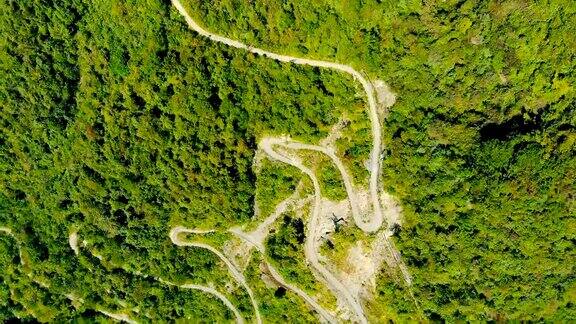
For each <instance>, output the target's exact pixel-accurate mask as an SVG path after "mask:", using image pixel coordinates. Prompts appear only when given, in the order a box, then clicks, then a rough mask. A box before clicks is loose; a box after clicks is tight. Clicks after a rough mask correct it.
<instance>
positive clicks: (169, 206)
mask: <svg viewBox="0 0 576 324" xmlns="http://www.w3.org/2000/svg"><path fill="white" fill-rule="evenodd" d="M186 5H187V7H188V8H189V9H188V11H189V12H190V13H191V14H193V15H194V16H195V18H196V19H197V20H198V21H199V22H201V23H202V24H203V25H204V26H205V27H206V28H207V29H210V30H213V31H217V32H218V33H222V34H224V35H228V36H230V37H231V38H234V39H238V40H241V41H245V42H248V43H250V44H253V45H258V46H261V47H263V48H267V49H270V50H275V51H278V52H280V53H290V54H295V55H296V54H297V55H299V56H303V57H311V58H319V59H325V60H332V61H338V62H342V63H346V64H351V65H353V66H354V67H355V68H356V69H357V70H360V71H363V72H365V73H367V75H369V76H370V77H371V78H373V79H382V80H385V81H386V82H387V83H388V84H389V85H390V86H391V87H392V89H393V90H394V92H395V93H397V95H398V97H397V102H396V104H395V105H394V106H393V107H392V108H391V109H390V111H389V113H388V116H387V119H386V120H385V121H384V142H385V146H386V149H385V154H384V160H383V161H384V162H383V163H384V167H383V174H382V177H381V179H382V181H383V183H384V186H385V189H386V190H387V191H388V192H390V193H391V194H393V195H395V196H396V197H398V198H399V199H400V201H401V203H402V207H403V210H404V214H403V217H404V224H403V226H402V227H401V228H399V229H398V230H397V231H396V234H395V236H394V239H395V242H396V243H397V245H398V247H399V249H400V251H401V252H402V255H403V258H404V259H405V260H406V262H407V264H408V267H409V271H410V272H411V274H412V277H413V280H414V283H413V286H412V288H411V289H410V290H409V289H407V288H406V287H403V286H402V285H400V284H399V283H398V282H397V281H396V280H394V278H393V277H392V276H391V275H390V273H387V272H386V271H383V272H382V274H381V276H380V279H379V281H378V288H377V294H376V296H375V299H374V300H373V301H371V302H370V303H369V304H368V305H367V310H368V311H369V314H370V318H371V319H372V320H374V321H375V322H377V321H381V320H382V319H383V318H388V319H393V320H396V321H401V322H402V321H408V320H431V321H459V320H460V321H476V320H480V321H486V320H498V321H505V320H536V321H538V320H545V321H569V320H571V319H574V318H576V268H575V267H576V266H575V265H576V199H575V197H576V98H575V97H576V95H575V94H576V90H575V87H576V4H574V3H571V2H567V1H562V0H549V1H534V2H527V1H521V0H510V1H496V0H486V1H472V0H468V1H463V0H447V1H416V0H405V1H391V0H352V1H328V0H317V1H293V0H286V1H269V0H266V1H265V0H250V1H247V0H218V1H203V0H188V1H186ZM358 89H359V88H358V85H357V84H355V83H354V82H353V80H351V78H349V77H347V76H346V75H343V74H339V73H336V72H331V71H330V70H326V69H322V70H321V69H316V68H307V67H301V66H296V65H290V64H280V63H277V62H274V61H271V60H268V59H265V58H261V57H257V56H255V55H252V54H248V53H246V52H244V51H240V50H237V49H232V48H229V47H227V46H224V45H219V44H216V43H213V42H210V41H209V40H208V39H205V38H203V37H198V36H197V35H196V34H195V33H193V32H191V31H190V30H189V29H188V27H187V26H186V24H185V22H184V20H183V19H182V18H181V17H180V15H178V13H177V12H176V11H175V10H174V9H173V8H172V6H171V4H170V2H169V1H162V0H150V1H144V0H130V1H129V0H126V1H120V0H118V1H116V0H115V1H105V0H98V1H90V2H88V1H81V0H70V1H60V2H58V1H49V0H46V1H32V0H25V1H14V0H1V1H0V226H3V227H7V228H11V229H12V232H13V233H12V234H13V235H8V234H6V235H5V233H3V232H0V321H7V320H11V319H16V318H20V319H22V320H33V319H36V320H39V321H70V320H82V319H87V318H89V319H95V320H105V319H106V317H105V316H104V315H102V314H101V313H99V312H98V311H97V310H99V309H104V310H108V311H110V312H114V311H116V310H123V311H124V310H131V312H130V315H131V316H132V317H134V318H136V319H139V320H144V321H174V320H176V319H187V318H188V319H196V320H198V319H203V320H205V321H206V320H210V321H218V322H223V321H230V320H232V319H233V314H231V312H230V311H229V310H227V309H226V308H225V307H224V306H223V305H222V304H221V303H220V302H218V301H217V300H215V299H214V298H211V297H210V296H209V295H206V294H202V293H200V292H197V291H192V290H183V289H179V288H176V287H170V286H166V285H162V284H161V283H159V282H158V281H156V280H153V278H154V277H158V278H164V279H165V280H169V281H171V282H177V283H188V282H194V283H204V284H206V283H210V284H213V285H214V286H215V287H217V288H220V289H221V290H223V291H224V290H226V288H225V287H229V286H230V281H231V280H230V277H229V275H228V274H227V272H226V270H225V267H223V266H222V264H221V262H220V261H219V260H218V259H217V258H216V257H215V256H214V255H212V254H210V253H208V252H206V251H203V250H195V249H190V248H180V247H176V246H174V245H173V244H172V242H171V241H170V239H169V237H168V232H169V230H170V228H171V226H172V225H175V224H186V226H189V227H204V228H216V229H224V228H226V227H227V226H229V225H231V224H243V223H247V222H249V221H250V218H251V216H252V214H253V212H254V200H255V197H259V201H260V203H261V204H262V203H264V205H263V206H261V207H262V209H263V210H264V211H265V212H270V211H271V208H273V206H274V204H275V203H277V202H278V201H279V200H280V199H282V198H283V197H286V196H287V195H289V194H290V193H291V192H292V191H293V190H294V188H295V187H296V186H297V184H298V181H300V175H299V174H298V173H297V172H296V171H294V170H292V169H289V168H284V167H279V166H277V165H274V164H272V163H270V164H265V166H264V167H263V168H262V170H261V171H260V173H259V175H258V177H257V175H256V173H255V170H253V169H252V162H253V159H254V154H255V150H256V146H257V141H258V138H260V137H262V136H264V135H267V134H291V135H292V136H293V137H295V138H298V139H305V140H307V141H310V142H317V141H318V140H319V139H321V138H323V137H324V136H326V134H327V133H328V131H329V130H330V127H331V125H333V124H334V123H336V122H337V121H338V120H339V118H341V116H342V115H345V116H347V117H348V118H350V119H351V120H352V121H353V124H354V125H355V126H354V127H353V128H351V129H352V130H353V131H352V132H351V133H349V134H345V137H344V138H345V141H344V143H339V145H341V147H342V148H343V151H344V152H345V153H346V154H345V157H344V158H345V159H347V163H348V164H349V165H352V166H353V168H354V170H355V172H354V174H358V176H359V178H361V177H362V176H363V175H365V174H363V172H365V170H362V167H361V165H362V162H363V160H364V159H365V157H366V156H367V154H368V151H369V149H370V148H369V143H370V139H369V138H368V135H367V132H366V129H367V125H368V124H367V123H368V122H367V120H366V116H365V114H364V112H363V111H364V102H363V100H362V98H361V97H360V96H358V95H357V93H358V92H359V90H358ZM320 169H321V170H322V176H321V179H322V181H323V186H324V189H326V190H327V191H328V192H329V193H331V195H332V196H333V197H335V198H342V197H341V193H340V192H339V190H341V188H339V187H340V186H341V184H340V182H339V179H338V177H337V174H336V173H335V170H333V169H330V168H329V167H324V166H323V165H320ZM359 181H360V180H359ZM305 185H306V186H309V184H305ZM275 195H277V196H275ZM267 202H268V203H267ZM296 221H297V219H290V220H288V219H286V220H284V225H283V227H282V228H281V230H280V231H279V232H278V233H276V235H275V236H273V237H271V238H269V241H268V244H269V249H270V250H271V251H272V253H273V254H274V256H275V257H276V258H277V259H280V260H282V257H283V254H282V253H281V252H282V251H280V250H279V248H280V246H275V243H276V242H282V245H286V244H285V243H286V242H290V243H294V240H296V241H297V240H298V233H295V232H294V230H293V229H291V227H288V225H290V226H292V225H294V224H292V223H293V222H296ZM292 227H294V226H292ZM294 228H298V226H296V227H294ZM74 231H78V235H79V237H80V240H86V242H87V244H85V246H83V247H82V248H81V250H80V253H79V255H78V256H76V255H74V252H73V251H72V250H71V249H70V247H69V245H68V236H69V234H70V233H71V232H74ZM293 245H294V246H293V251H288V253H296V252H300V250H299V249H300V248H299V247H298V246H297V244H293ZM284 248H286V246H284ZM287 248H290V246H288V247H287ZM20 251H21V253H20ZM284 252H286V251H284ZM97 255H99V256H101V259H99V258H98V257H97ZM284 257H285V258H286V259H289V258H288V257H286V256H285V255H284ZM255 258H257V257H255ZM298 266H300V265H299V264H296V265H294V267H298ZM285 270H286V271H289V270H290V268H289V267H287V268H285ZM258 271H259V262H258V259H253V260H252V261H251V262H250V264H249V267H248V269H247V274H246V276H247V278H248V280H249V282H250V284H251V285H253V286H254V287H255V292H256V294H257V295H258V296H259V298H260V299H261V300H262V305H261V311H262V316H263V317H264V319H265V320H268V321H272V320H277V321H279V320H282V321H290V322H309V321H313V320H314V318H315V317H314V314H312V312H310V311H301V310H302V309H307V308H306V306H305V305H303V302H302V301H301V300H299V299H298V298H297V297H295V296H294V295H292V294H290V293H287V294H285V295H284V294H283V293H282V291H281V290H280V292H279V290H278V289H276V288H271V287H268V286H266V285H264V284H263V283H262V282H261V281H260V280H259V274H258ZM142 274H146V276H145V275H142ZM71 292H74V295H75V297H74V298H72V299H71V298H70V297H69V296H68V297H67V295H69V294H70V293H71ZM410 293H412V294H413V295H414V299H415V300H416V301H417V303H414V302H413V300H412V298H411V296H410ZM227 296H228V298H229V299H231V300H232V301H233V302H234V304H235V305H237V307H238V308H239V310H240V311H241V312H242V314H243V315H244V316H245V317H246V318H247V319H251V316H253V313H252V309H251V305H250V302H249V300H248V296H247V295H246V292H245V291H244V290H242V289H241V288H240V287H237V286H235V285H232V288H231V289H229V290H228V293H227ZM79 300H82V302H79ZM416 305H417V307H416ZM207 314H208V315H207ZM279 314H282V315H283V316H280V317H279ZM207 318H208V319H207Z"/></svg>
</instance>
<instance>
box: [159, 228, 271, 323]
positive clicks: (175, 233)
mask: <svg viewBox="0 0 576 324" xmlns="http://www.w3.org/2000/svg"><path fill="white" fill-rule="evenodd" d="M210 232H212V231H211V230H208V231H207V230H195V229H189V228H185V227H182V226H177V227H174V228H172V230H170V239H171V240H172V243H174V244H176V245H178V246H190V247H197V248H201V249H206V250H208V251H210V252H212V253H214V254H215V255H216V256H217V257H218V258H220V260H222V261H223V262H224V263H225V264H226V267H228V271H230V274H231V275H232V277H233V278H234V279H235V280H236V281H237V282H238V283H240V284H241V285H242V286H243V287H244V289H246V292H247V293H248V296H249V297H250V302H251V303H252V307H253V308H254V314H255V315H256V322H257V323H262V319H261V318H260V310H259V308H258V303H257V302H256V298H255V297H254V293H253V292H252V289H250V286H248V283H247V282H246V278H244V275H243V274H242V273H241V272H240V271H239V270H238V269H237V268H236V266H235V265H234V264H233V263H232V262H231V261H230V260H229V259H228V258H227V257H226V256H224V254H222V253H221V252H220V251H218V250H217V249H215V248H214V247H212V246H211V245H208V244H205V243H199V242H188V241H183V240H181V239H180V237H179V235H180V234H182V233H191V234H205V233H210Z"/></svg>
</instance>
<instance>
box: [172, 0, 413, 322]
mask: <svg viewBox="0 0 576 324" xmlns="http://www.w3.org/2000/svg"><path fill="white" fill-rule="evenodd" d="M172 3H173V5H174V7H175V8H176V9H177V10H178V11H179V12H180V14H181V15H182V16H183V17H184V19H185V20H186V22H187V24H188V26H189V27H190V28H191V29H193V30H194V31H196V32H197V33H198V34H200V35H202V36H205V37H207V38H209V39H210V40H212V41H215V42H219V43H222V44H225V45H228V46H232V47H235V48H239V49H243V50H246V51H248V52H251V53H254V54H257V55H261V56H264V57H267V58H270V59H273V60H277V61H280V62H286V63H293V64H299V65H309V66H314V67H322V68H329V69H334V70H338V71H341V72H344V73H348V74H350V75H351V76H352V77H353V78H354V79H355V80H357V81H359V82H360V84H361V85H362V87H363V89H364V92H365V93H366V98H367V102H368V112H369V116H370V122H371V132H372V150H371V152H370V161H369V169H370V181H369V192H370V198H371V204H372V213H369V214H367V215H362V214H361V211H360V208H359V204H358V201H357V198H356V192H355V190H354V187H353V182H352V180H351V178H350V176H349V174H348V172H347V171H346V169H345V167H344V165H343V164H342V162H341V161H340V159H339V158H338V157H337V156H336V154H335V151H334V149H332V148H329V147H323V146H317V145H310V144H303V143H299V142H295V141H291V140H289V139H288V138H272V137H267V138H264V139H262V140H261V141H260V144H259V147H260V149H261V150H263V151H264V153H265V154H267V155H268V156H269V157H270V158H271V159H273V160H277V161H279V162H282V163H286V164H289V165H292V166H294V167H296V168H298V169H299V170H300V171H301V172H302V173H304V174H305V175H306V176H308V177H309V178H310V179H311V180H312V183H313V186H314V204H313V210H312V213H311V217H310V220H309V226H308V233H307V240H306V241H305V246H304V252H305V256H306V259H307V260H308V262H309V263H310V265H311V266H312V268H313V269H314V270H315V272H316V273H317V274H318V275H319V276H320V277H321V279H322V280H323V281H324V282H325V283H326V285H327V286H328V287H329V288H330V290H332V291H333V292H334V294H335V295H336V296H337V297H338V299H340V300H344V301H345V302H346V304H347V305H348V306H349V307H350V309H351V310H352V311H353V312H354V313H355V316H356V317H357V321H358V322H361V323H366V322H367V319H366V316H365V315H364V311H363V308H362V305H361V303H360V301H359V296H356V295H353V294H352V293H351V292H350V291H349V290H348V289H347V288H346V287H345V286H344V285H343V284H342V283H341V281H340V280H338V278H336V277H335V276H334V275H333V274H332V273H330V271H328V269H326V267H325V266H324V265H323V264H322V263H320V261H319V259H318V256H319V242H320V240H319V238H320V235H321V234H322V233H318V231H319V229H320V227H321V226H320V225H321V220H320V209H321V201H322V197H321V192H320V185H319V181H318V179H317V178H316V176H315V175H314V173H313V172H312V170H310V169H309V168H307V167H305V166H304V165H303V164H302V163H301V161H300V160H299V159H298V158H297V157H293V156H287V155H283V154H282V153H279V152H277V151H275V150H274V146H282V147H284V148H287V149H293V150H312V151H317V152H321V153H323V154H325V155H327V156H328V157H330V159H331V160H332V161H333V163H334V164H335V165H336V167H337V168H338V170H339V172H340V174H341V176H342V180H343V182H344V186H345V188H346V192H347V195H348V200H349V202H350V206H351V210H352V215H353V218H354V221H355V223H356V225H357V226H358V227H359V228H360V229H361V230H363V231H364V232H367V233H369V232H376V231H378V230H379V229H380V227H381V226H382V223H383V220H384V218H383V214H382V207H381V202H380V197H379V187H378V177H379V174H380V159H379V158H380V152H381V127H380V121H379V117H378V111H377V105H376V98H375V93H374V87H373V86H372V84H371V83H370V82H369V81H368V80H367V79H366V78H364V76H363V75H362V74H361V73H360V72H358V71H356V70H354V69H353V68H352V67H350V66H348V65H344V64H339V63H334V62H326V61H319V60H312V59H306V58H299V57H294V56H288V55H281V54H276V53H272V52H269V51H266V50H263V49H260V48H256V47H253V46H249V45H246V44H244V43H241V42H239V41H236V40H233V39H230V38H227V37H224V36H220V35H217V34H214V33H211V32H209V31H207V30H205V29H203V28H202V27H201V26H200V25H198V24H197V23H196V22H195V21H194V20H193V19H192V18H191V17H190V15H189V14H188V12H187V11H186V9H185V8H184V6H183V5H182V4H181V3H180V1H179V0H172ZM365 216H368V217H369V219H365V218H364V217H365ZM267 220H269V221H271V222H273V221H274V220H275V218H270V217H269V218H268V219H267ZM388 223H389V224H388V226H391V225H392V224H391V223H390V222H388ZM269 225H270V224H267V225H266V226H269ZM231 232H233V233H235V234H237V235H239V236H240V237H243V238H244V239H245V240H247V241H250V240H252V244H253V245H254V246H256V248H257V249H259V250H260V251H261V252H263V251H264V246H263V244H262V239H260V237H258V238H257V237H255V236H252V235H249V234H246V233H243V232H242V231H240V230H238V229H232V230H231ZM254 234H256V233H254ZM258 234H260V236H261V235H262V234H263V233H258ZM173 241H174V239H173ZM175 243H176V242H175ZM383 245H384V246H383V248H384V249H386V250H388V251H389V253H390V255H391V257H392V259H393V260H394V261H395V263H396V265H399V266H400V269H401V270H402V273H403V274H404V280H405V281H406V282H407V283H408V285H410V283H411V281H410V277H409V274H408V273H407V271H405V270H406V268H405V266H404V265H403V263H402V262H401V260H400V257H399V253H398V252H397V250H396V249H395V247H394V246H393V244H392V242H391V241H390V240H389V239H388V237H385V238H384V241H383ZM221 258H222V257H221ZM238 278H239V277H238ZM238 280H239V279H238ZM239 281H240V280H239ZM303 298H304V297H303Z"/></svg>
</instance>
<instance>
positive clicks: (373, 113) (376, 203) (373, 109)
mask: <svg viewBox="0 0 576 324" xmlns="http://www.w3.org/2000/svg"><path fill="white" fill-rule="evenodd" d="M172 4H173V5H174V7H175V8H176V9H177V10H178V11H179V12H180V14H181V15H182V16H183V17H184V19H185V20H186V22H187V23H188V26H189V27H190V28H191V29H193V30H194V31H195V32H197V33H198V34H200V35H202V36H205V37H207V38H209V39H210V40H212V41H215V42H219V43H223V44H225V45H228V46H232V47H236V48H240V49H243V50H246V51H249V52H251V53H254V54H257V55H261V56H264V57H268V58H270V59H273V60H276V61H280V62H285V63H293V64H299V65H309V66H314V67H322V68H329V69H334V70H338V71H341V72H344V73H347V74H350V75H351V76H352V77H354V79H355V80H358V81H359V82H360V84H362V87H363V88H364V92H365V93H366V98H367V100H368V108H369V109H368V112H369V115H370V124H371V130H372V150H371V151H370V196H371V198H372V208H373V209H374V213H373V215H372V219H370V220H368V221H363V222H362V224H363V227H364V228H363V230H364V231H366V232H376V231H377V230H378V229H380V226H381V225H382V221H383V217H382V210H381V206H380V200H379V197H378V176H379V175H380V151H381V146H382V144H381V138H382V130H381V127H380V120H379V118H378V109H377V106H376V98H375V97H374V88H373V87H372V84H371V83H370V82H369V81H368V80H366V78H364V76H363V75H362V74H361V73H360V72H358V71H356V70H354V69H353V68H352V67H350V66H348V65H344V64H339V63H334V62H326V61H319V60H311V59H306V58H300V57H294V56H288V55H281V54H276V53H272V52H269V51H265V50H263V49H260V48H256V47H252V46H249V45H246V44H244V43H241V42H239V41H236V40H233V39H230V38H227V37H224V36H220V35H217V34H214V33H211V32H209V31H207V30H205V29H204V28H202V27H200V25H198V24H197V23H196V22H195V21H194V19H192V17H190V15H189V14H188V12H187V11H186V9H185V8H184V6H183V5H182V3H180V1H179V0H172Z"/></svg>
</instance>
